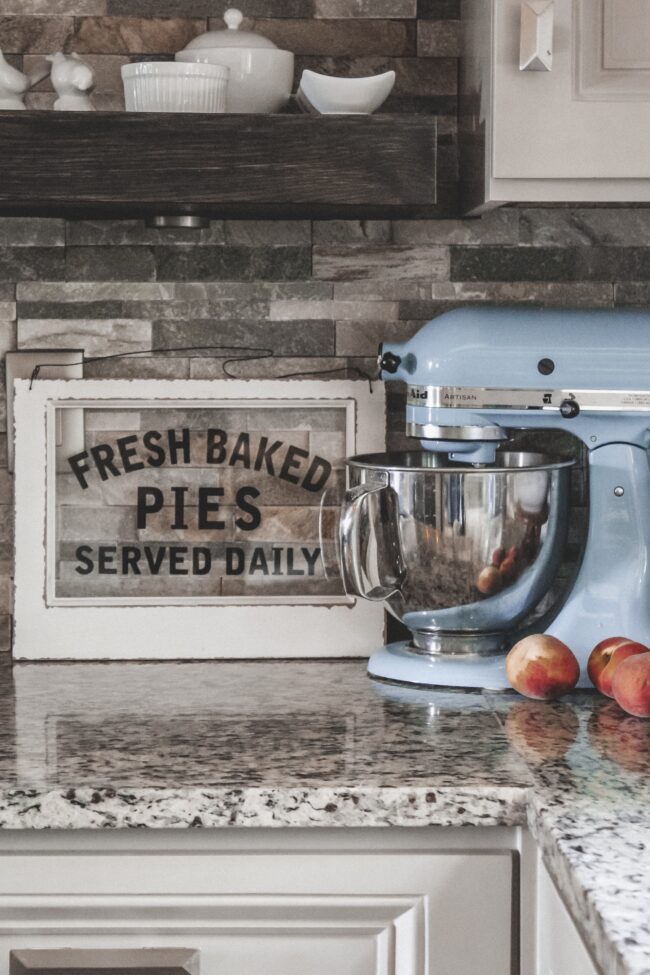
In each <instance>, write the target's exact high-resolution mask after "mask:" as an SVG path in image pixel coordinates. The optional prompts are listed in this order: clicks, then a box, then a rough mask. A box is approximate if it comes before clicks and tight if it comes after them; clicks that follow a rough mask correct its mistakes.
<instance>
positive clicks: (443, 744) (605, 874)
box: [0, 661, 650, 975]
mask: <svg viewBox="0 0 650 975" xmlns="http://www.w3.org/2000/svg"><path fill="white" fill-rule="evenodd" d="M1 676H2V686H1V688H0V714H1V716H2V725H3V728H4V729H5V731H4V734H2V735H0V826H2V827H4V828H7V829H15V828H41V827H53V828H65V829H70V828H87V827H90V828H116V827H129V826H147V827H183V826H235V827H238V826H239V827H241V826H274V827H278V826H290V827H291V826H293V827H295V826H298V827H303V826H382V827H384V826H426V825H444V826H474V825H481V826H486V825H487V826H490V825H497V826H499V825H501V826H513V825H514V826H517V825H525V824H526V823H528V825H529V826H530V828H531V830H532V832H533V834H534V836H535V838H536V839H537V842H538V843H539V845H540V847H541V848H542V851H543V854H544V858H545V860H546V862H547V864H548V866H549V869H550V870H551V873H552V874H553V876H554V877H555V879H556V881H557V883H558V885H559V886H560V889H561V891H562V893H563V896H564V898H565V900H566V902H567V904H568V906H569V908H570V909H571V911H572V913H573V916H574V918H575V919H576V921H577V922H578V925H579V927H580V929H581V931H582V933H583V935H584V936H585V938H586V940H587V942H588V943H589V945H590V947H591V949H592V951H593V953H594V956H595V958H596V960H597V961H598V962H599V964H600V966H601V968H602V970H603V972H605V973H607V975H609V973H614V972H616V973H617V975H623V973H625V975H642V973H646V975H647V973H648V972H650V921H649V920H648V918H649V917H650V911H649V908H650V893H649V892H648V889H647V887H648V884H647V880H648V877H650V854H649V853H648V849H647V846H648V840H649V838H650V811H649V810H650V777H649V775H648V773H649V772H650V722H643V721H640V720H637V719H633V718H628V717H626V716H625V715H624V714H623V713H622V712H621V711H620V710H619V709H618V707H617V706H616V705H615V704H613V703H611V702H609V701H607V700H606V699H604V698H601V697H598V696H596V695H595V694H592V693H589V692H579V693H575V694H573V695H570V696H569V697H567V698H565V699H563V701H562V702H558V703H555V704H542V703H538V702H534V701H526V700H523V699H522V698H520V697H518V696H517V695H515V694H514V693H506V694H479V693H469V692H462V691H451V690H426V689H415V688H412V689H408V688H406V689H404V688H402V689H400V688H396V687H391V686H389V685H385V684H377V683H374V682H372V681H370V680H369V679H368V678H367V676H366V674H365V666H364V662H363V661H302V662H290V661H277V662H219V663H192V662H184V663H142V664H140V663H103V664H98V663H92V664H85V663H57V664H52V663H39V664H19V665H16V666H15V667H14V668H13V669H12V668H11V667H10V666H9V665H8V664H5V665H3V673H2V675H1Z"/></svg>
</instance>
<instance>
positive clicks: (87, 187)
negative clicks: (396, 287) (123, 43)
mask: <svg viewBox="0 0 650 975" xmlns="http://www.w3.org/2000/svg"><path fill="white" fill-rule="evenodd" d="M0 145H2V154H1V156H0V214H2V215H5V216H7V215H51V216H65V217H70V218H81V217H90V216H96V217H116V216H129V217H147V216H155V215H161V214H164V215H179V214H189V215H193V214H194V215H201V216H204V217H213V218H219V217H230V218H238V217H239V218H251V217H256V218H269V219H274V218H314V219H319V218H320V219H328V218H336V217H338V218H346V217H347V218H351V219H363V218H366V219H373V218H375V219H380V218H388V217H414V218H417V217H434V216H440V215H442V211H443V208H441V207H440V206H439V205H438V202H437V193H436V119H435V118H434V117H432V116H419V115H410V116H395V115H375V116H344V115H339V116H332V115H330V116H308V115H169V114H161V115H158V114H132V113H125V112H93V113H77V112H74V113H73V112H60V113H57V112H31V111H26V112H0ZM445 203H446V210H447V211H448V210H449V199H446V200H445Z"/></svg>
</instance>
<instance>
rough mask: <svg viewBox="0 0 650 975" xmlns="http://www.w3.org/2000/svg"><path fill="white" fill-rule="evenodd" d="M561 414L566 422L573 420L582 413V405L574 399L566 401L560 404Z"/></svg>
mask: <svg viewBox="0 0 650 975" xmlns="http://www.w3.org/2000/svg"><path fill="white" fill-rule="evenodd" d="M560 413H561V414H562V416H563V417H564V418H565V420H573V418H574V417H576V416H578V414H579V413H580V404H579V403H578V402H577V401H576V400H574V399H565V400H562V402H561V403H560Z"/></svg>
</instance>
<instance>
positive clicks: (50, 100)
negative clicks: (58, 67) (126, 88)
mask: <svg viewBox="0 0 650 975" xmlns="http://www.w3.org/2000/svg"><path fill="white" fill-rule="evenodd" d="M55 100H56V95H55V94H54V92H53V91H33V92H28V93H27V95H26V96H25V107H26V108H29V109H32V110H33V111H37V112H51V111H52V109H53V108H54V102H55ZM91 101H92V104H93V107H94V109H95V110H96V111H97V112H123V111H124V93H123V92H121V91H108V92H102V91H94V92H93V93H92V95H91Z"/></svg>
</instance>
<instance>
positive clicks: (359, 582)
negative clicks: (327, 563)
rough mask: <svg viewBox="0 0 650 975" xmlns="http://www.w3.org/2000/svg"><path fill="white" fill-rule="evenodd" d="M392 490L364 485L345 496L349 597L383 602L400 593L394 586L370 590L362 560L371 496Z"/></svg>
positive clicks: (342, 535) (342, 524) (343, 562)
mask: <svg viewBox="0 0 650 975" xmlns="http://www.w3.org/2000/svg"><path fill="white" fill-rule="evenodd" d="M389 490H390V488H387V487H384V486H382V485H378V486H377V487H371V488H369V487H367V486H366V485H365V484H361V485H359V486H358V487H355V488H351V489H350V490H349V491H348V492H347V494H346V496H345V502H344V504H343V510H342V511H341V522H340V528H339V538H340V543H341V570H342V575H343V585H344V586H345V591H346V592H347V594H348V595H349V596H361V597H362V598H363V599H370V600H372V601H373V602H381V601H382V600H383V599H388V597H389V596H392V595H393V593H395V592H397V589H396V588H395V587H394V586H393V587H388V586H374V588H372V589H366V587H365V583H364V578H363V569H362V559H361V539H362V523H363V518H362V508H363V504H364V502H365V501H366V500H367V499H368V498H369V497H370V495H372V494H379V493H380V492H381V491H389Z"/></svg>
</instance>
